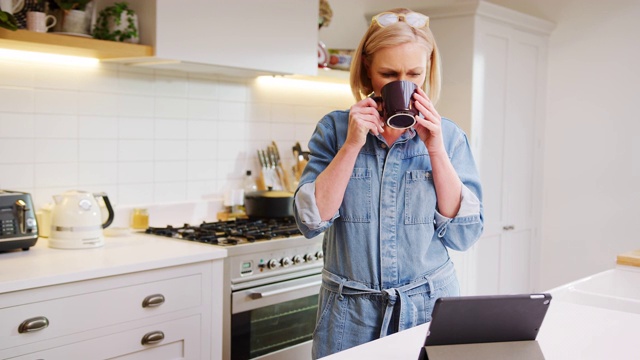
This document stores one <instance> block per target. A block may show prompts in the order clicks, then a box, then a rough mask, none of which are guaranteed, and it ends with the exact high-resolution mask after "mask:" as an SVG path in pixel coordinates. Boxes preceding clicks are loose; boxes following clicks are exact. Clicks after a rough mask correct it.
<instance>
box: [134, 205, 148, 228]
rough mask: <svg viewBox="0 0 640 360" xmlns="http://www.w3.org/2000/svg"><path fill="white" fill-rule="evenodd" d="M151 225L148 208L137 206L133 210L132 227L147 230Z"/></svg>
mask: <svg viewBox="0 0 640 360" xmlns="http://www.w3.org/2000/svg"><path fill="white" fill-rule="evenodd" d="M148 227H149V212H148V211H147V209H143V208H136V209H133V211H132V212H131V228H132V229H138V230H146V229H147V228H148Z"/></svg>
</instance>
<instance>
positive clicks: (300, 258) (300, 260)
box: [293, 255, 304, 264]
mask: <svg viewBox="0 0 640 360" xmlns="http://www.w3.org/2000/svg"><path fill="white" fill-rule="evenodd" d="M301 262H304V259H303V258H302V256H300V255H296V256H294V257H293V263H294V264H300V263H301Z"/></svg>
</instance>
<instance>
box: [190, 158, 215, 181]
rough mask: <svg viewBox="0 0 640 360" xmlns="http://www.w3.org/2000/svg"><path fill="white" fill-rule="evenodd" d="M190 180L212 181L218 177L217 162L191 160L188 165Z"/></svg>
mask: <svg viewBox="0 0 640 360" xmlns="http://www.w3.org/2000/svg"><path fill="white" fill-rule="evenodd" d="M187 174H188V175H189V180H212V179H216V178H217V177H218V168H217V161H215V160H195V161H191V160H189V162H188V164H187Z"/></svg>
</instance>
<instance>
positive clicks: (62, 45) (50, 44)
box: [0, 28, 153, 60]
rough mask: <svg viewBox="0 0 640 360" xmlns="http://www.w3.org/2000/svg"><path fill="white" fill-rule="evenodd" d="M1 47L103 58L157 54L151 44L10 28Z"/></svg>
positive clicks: (3, 34) (0, 37) (2, 35)
mask: <svg viewBox="0 0 640 360" xmlns="http://www.w3.org/2000/svg"><path fill="white" fill-rule="evenodd" d="M0 48H5V49H11V50H22V51H35V52H45V53H53V54H58V55H70V56H82V57H91V58H96V59H100V60H123V59H134V58H147V57H152V56H153V48H152V47H151V46H148V45H139V44H129V43H122V42H117V41H107V40H96V39H93V38H85V37H80V36H71V35H60V34H53V33H37V32H33V31H28V30H18V31H10V30H6V29H1V28H0Z"/></svg>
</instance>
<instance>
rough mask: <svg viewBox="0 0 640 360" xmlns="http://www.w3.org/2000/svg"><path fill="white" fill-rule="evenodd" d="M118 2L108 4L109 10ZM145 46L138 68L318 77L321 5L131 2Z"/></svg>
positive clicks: (242, 0)
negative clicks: (150, 53)
mask: <svg viewBox="0 0 640 360" xmlns="http://www.w3.org/2000/svg"><path fill="white" fill-rule="evenodd" d="M112 2H114V1H110V0H109V1H105V2H102V3H101V6H105V5H107V4H109V3H112ZM128 2H129V4H130V5H131V8H133V9H134V10H135V11H136V12H137V14H138V16H139V18H140V20H139V23H140V25H139V26H140V37H141V43H143V44H146V45H152V46H153V48H154V50H155V58H154V59H149V58H147V59H139V60H138V61H135V60H131V59H129V60H126V61H127V62H131V63H135V62H137V63H138V65H147V66H154V67H161V68H170V69H179V70H187V71H203V72H219V73H221V74H232V75H235V74H236V73H240V74H243V73H245V70H251V71H253V72H256V73H280V74H303V75H316V73H317V64H318V62H317V43H318V1H313V0H305V1H299V0H272V1H267V2H265V1H260V0H234V1H228V0H191V1H179V0H155V1H149V0H130V1H128Z"/></svg>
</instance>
